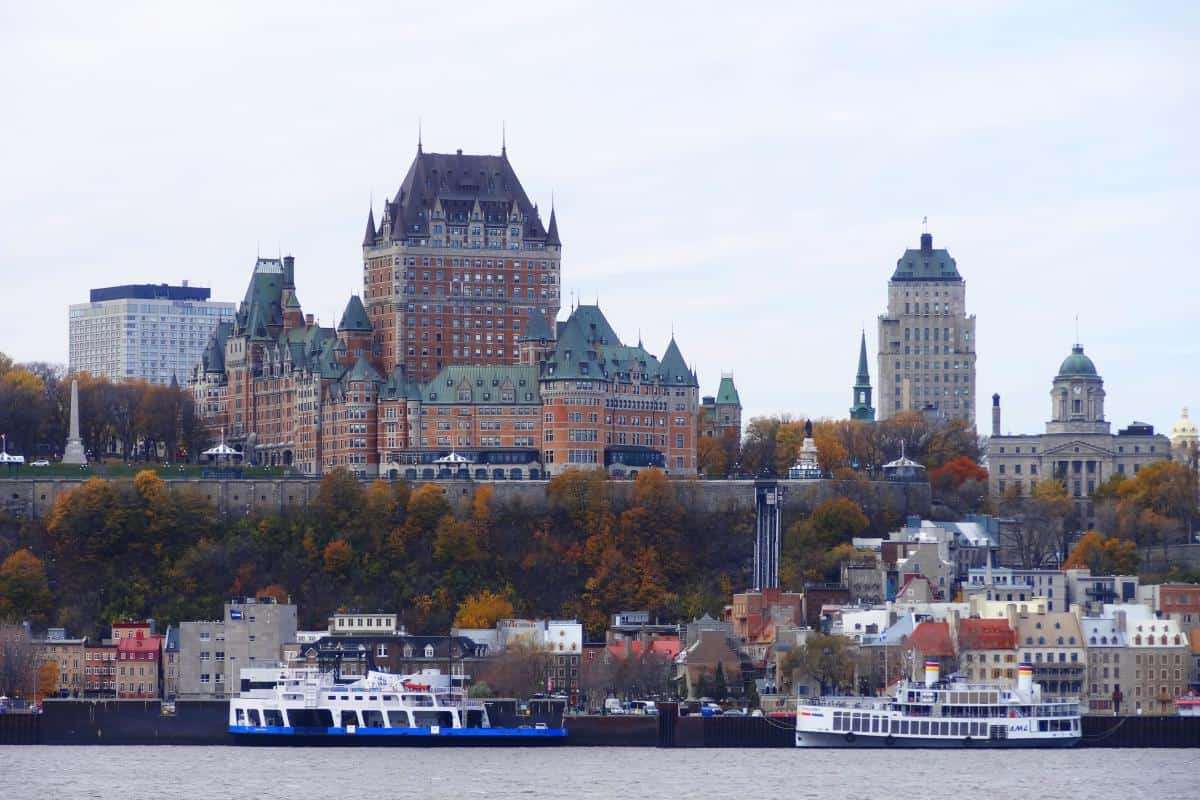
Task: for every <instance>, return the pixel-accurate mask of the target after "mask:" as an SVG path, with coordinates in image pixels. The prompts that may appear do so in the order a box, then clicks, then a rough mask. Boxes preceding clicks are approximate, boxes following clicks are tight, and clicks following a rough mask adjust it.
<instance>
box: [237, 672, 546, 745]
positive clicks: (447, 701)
mask: <svg viewBox="0 0 1200 800" xmlns="http://www.w3.org/2000/svg"><path fill="white" fill-rule="evenodd" d="M241 679H242V691H241V692H240V693H239V694H238V696H237V697H235V698H233V699H232V700H230V701H229V732H230V733H231V734H233V736H234V738H235V739H236V740H237V741H239V742H241V743H252V744H267V745H286V744H304V745H319V744H343V745H372V744H382V745H386V744H393V745H396V744H399V745H404V744H408V745H421V744H450V745H470V744H507V745H517V744H520V745H524V744H559V743H561V742H563V741H565V739H566V735H567V732H566V729H565V728H564V727H563V722H562V707H561V705H559V706H558V707H557V713H555V708H554V706H552V705H549V704H547V705H546V708H544V709H542V713H541V715H540V716H534V717H531V718H518V717H517V716H516V714H515V703H514V702H513V701H507V708H506V706H505V701H483V700H467V699H465V698H464V697H463V696H462V694H461V692H458V691H456V690H454V689H453V688H452V687H451V685H450V676H448V675H444V674H442V673H441V672H440V671H438V670H423V671H421V672H419V673H414V674H412V675H392V674H390V673H385V672H368V673H367V675H366V676H365V677H363V678H360V679H358V680H354V681H349V682H347V681H337V680H335V678H334V673H333V672H321V671H320V670H318V669H314V668H311V667H307V668H295V669H289V668H284V667H280V668H276V669H269V668H268V669H264V668H254V669H243V670H242V673H241ZM526 720H528V721H527V722H526V723H525V724H517V723H518V722H525V721H526Z"/></svg>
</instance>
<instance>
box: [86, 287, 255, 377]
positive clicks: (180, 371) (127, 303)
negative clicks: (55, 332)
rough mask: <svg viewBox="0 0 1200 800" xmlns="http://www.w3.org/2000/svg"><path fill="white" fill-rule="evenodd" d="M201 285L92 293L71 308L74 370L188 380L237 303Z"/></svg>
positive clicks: (113, 289) (110, 289) (118, 375)
mask: <svg viewBox="0 0 1200 800" xmlns="http://www.w3.org/2000/svg"><path fill="white" fill-rule="evenodd" d="M210 294H211V292H210V291H209V290H208V289H206V288H203V287H200V286H188V284H187V281H184V282H183V285H182V286H168V285H167V284H165V283H163V284H153V283H150V284H134V285H129V286H110V287H106V288H103V289H92V291H91V293H90V296H89V298H88V300H89V302H87V303H74V304H72V305H71V307H70V322H69V327H70V351H69V368H70V371H71V372H72V373H76V372H89V373H91V374H92V375H96V376H104V377H106V378H108V379H109V380H113V381H122V380H133V379H140V380H144V381H148V382H150V383H160V384H168V383H171V381H172V380H177V381H180V382H182V381H184V380H185V379H186V378H187V376H188V374H189V373H190V372H191V371H192V367H193V366H194V365H195V364H196V362H197V361H199V360H200V354H201V353H202V352H203V351H204V347H205V344H206V343H207V342H208V339H209V337H210V336H211V335H212V332H213V330H214V329H215V328H216V326H217V325H218V324H219V323H221V322H223V321H228V320H231V319H233V312H234V304H233V303H221V302H214V301H212V300H209V296H210Z"/></svg>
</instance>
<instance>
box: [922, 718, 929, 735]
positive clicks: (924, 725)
mask: <svg viewBox="0 0 1200 800" xmlns="http://www.w3.org/2000/svg"><path fill="white" fill-rule="evenodd" d="M921 735H922V736H928V735H929V720H927V719H923V720H921Z"/></svg>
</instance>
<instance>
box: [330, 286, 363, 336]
mask: <svg viewBox="0 0 1200 800" xmlns="http://www.w3.org/2000/svg"><path fill="white" fill-rule="evenodd" d="M337 329H338V330H339V331H368V332H369V331H370V330H371V320H370V318H368V317H367V310H366V309H365V308H363V304H362V300H360V299H359V297H358V295H356V294H354V295H350V302H349V303H346V310H345V311H343V312H342V321H341V322H339V323H338V326H337Z"/></svg>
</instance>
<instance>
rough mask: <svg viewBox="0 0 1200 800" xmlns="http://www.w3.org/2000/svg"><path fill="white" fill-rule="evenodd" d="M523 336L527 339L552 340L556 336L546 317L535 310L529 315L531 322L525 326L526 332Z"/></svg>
mask: <svg viewBox="0 0 1200 800" xmlns="http://www.w3.org/2000/svg"><path fill="white" fill-rule="evenodd" d="M521 338H522V339H523V340H525V341H550V340H551V339H553V338H554V333H553V332H552V331H551V330H550V325H549V324H547V322H546V318H545V317H544V316H542V315H541V313H540V312H537V311H535V312H533V313H532V314H530V315H529V324H528V325H526V326H525V333H524V334H523V335H522V336H521Z"/></svg>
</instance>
